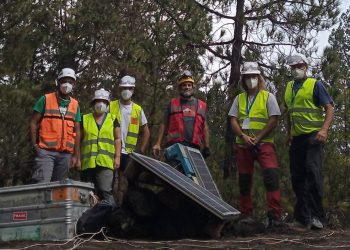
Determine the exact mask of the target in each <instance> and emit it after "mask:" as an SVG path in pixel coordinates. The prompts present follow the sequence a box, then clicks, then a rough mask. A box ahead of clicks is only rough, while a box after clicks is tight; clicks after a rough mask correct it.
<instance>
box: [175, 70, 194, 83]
mask: <svg viewBox="0 0 350 250" xmlns="http://www.w3.org/2000/svg"><path fill="white" fill-rule="evenodd" d="M184 82H191V83H194V80H193V78H192V73H191V72H190V71H189V70H185V71H184V72H182V74H181V76H180V77H179V79H178V80H177V84H178V85H180V84H182V83H184Z"/></svg>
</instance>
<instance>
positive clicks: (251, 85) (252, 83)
mask: <svg viewBox="0 0 350 250" xmlns="http://www.w3.org/2000/svg"><path fill="white" fill-rule="evenodd" d="M258 82H259V81H258V78H256V77H252V78H247V79H246V80H245V84H246V85H247V87H248V89H255V88H256V86H258Z"/></svg>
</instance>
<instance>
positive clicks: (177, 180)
mask: <svg viewBox="0 0 350 250" xmlns="http://www.w3.org/2000/svg"><path fill="white" fill-rule="evenodd" d="M130 157H131V159H132V160H134V161H136V162H138V163H139V164H141V165H142V166H144V167H145V168H146V169H147V170H149V171H151V172H152V173H153V174H155V175H156V176H158V177H159V178H161V179H162V180H163V181H165V182H167V183H168V184H170V185H171V186H172V187H174V188H176V189H177V190H179V191H180V192H181V193H183V194H184V195H185V196H187V197H188V198H190V199H192V200H193V201H195V202H196V203H197V204H199V205H200V206H201V207H203V208H205V209H207V210H208V211H209V212H211V213H212V214H214V215H215V216H217V217H219V218H220V219H222V220H228V219H233V218H235V217H236V216H238V215H239V214H240V212H239V211H238V210H236V209H235V208H234V207H232V206H231V205H229V204H227V203H226V202H224V201H223V200H222V199H221V198H219V197H217V196H216V195H214V194H212V193H211V192H209V191H208V190H206V189H205V188H203V187H201V186H200V185H197V184H196V183H194V182H193V181H192V180H191V179H189V178H188V177H186V176H185V175H183V174H182V173H180V172H179V171H177V170H176V169H174V168H173V167H171V166H170V165H168V164H166V163H164V162H161V161H158V160H155V159H153V158H150V157H147V156H144V155H141V154H138V153H132V154H131V155H130Z"/></svg>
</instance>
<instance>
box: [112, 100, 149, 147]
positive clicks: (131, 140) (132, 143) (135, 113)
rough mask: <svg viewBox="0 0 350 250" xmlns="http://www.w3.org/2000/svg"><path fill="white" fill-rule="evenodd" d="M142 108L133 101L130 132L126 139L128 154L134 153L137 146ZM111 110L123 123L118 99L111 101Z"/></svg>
mask: <svg viewBox="0 0 350 250" xmlns="http://www.w3.org/2000/svg"><path fill="white" fill-rule="evenodd" d="M141 110H142V108H141V106H140V105H138V104H136V103H132V109H131V117H130V123H129V128H128V134H127V136H126V140H125V150H126V152H127V153H128V154H130V153H132V152H133V151H134V150H135V148H136V144H137V138H138V136H139V130H140V120H141ZM109 112H110V113H111V114H112V115H113V116H114V117H116V118H117V120H118V122H119V124H121V123H122V116H121V112H120V105H119V101H118V100H115V101H111V102H110V104H109Z"/></svg>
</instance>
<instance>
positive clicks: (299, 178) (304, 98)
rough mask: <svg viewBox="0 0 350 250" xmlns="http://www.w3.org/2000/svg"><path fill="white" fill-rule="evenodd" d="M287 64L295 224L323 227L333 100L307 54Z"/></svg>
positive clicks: (290, 59)
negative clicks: (310, 67)
mask: <svg viewBox="0 0 350 250" xmlns="http://www.w3.org/2000/svg"><path fill="white" fill-rule="evenodd" d="M287 64H288V65H289V66H290V68H291V73H292V76H293V80H292V81H290V82H289V83H288V84H287V87H286V91H285V97H284V99H285V104H286V107H287V109H288V119H287V129H288V140H287V144H289V145H290V149H289V160H290V172H291V179H292V186H293V190H294V193H295V196H296V203H295V206H294V219H295V221H294V223H293V224H292V225H293V226H295V227H298V228H302V229H304V230H308V229H310V228H311V229H322V228H323V225H324V223H325V213H324V209H323V204H322V199H323V178H322V162H323V155H324V152H323V150H324V143H325V142H326V140H327V137H328V130H329V128H330V125H331V122H332V120H333V115H334V107H333V106H334V104H333V100H332V98H331V97H330V96H329V94H328V92H327V90H326V89H325V87H324V85H323V84H322V82H320V81H318V80H316V79H315V78H312V77H308V76H307V69H308V60H307V58H306V57H305V56H304V55H302V54H296V55H292V56H290V57H288V58H287ZM324 113H325V115H324Z"/></svg>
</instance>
